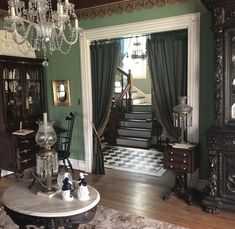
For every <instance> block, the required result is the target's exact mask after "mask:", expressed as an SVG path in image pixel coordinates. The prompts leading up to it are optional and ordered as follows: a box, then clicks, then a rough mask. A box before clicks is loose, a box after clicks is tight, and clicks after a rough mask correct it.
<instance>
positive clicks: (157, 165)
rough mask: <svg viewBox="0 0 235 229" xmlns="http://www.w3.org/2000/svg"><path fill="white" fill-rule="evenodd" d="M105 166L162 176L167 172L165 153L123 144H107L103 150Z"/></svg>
mask: <svg viewBox="0 0 235 229" xmlns="http://www.w3.org/2000/svg"><path fill="white" fill-rule="evenodd" d="M103 155H104V166H105V167H106V168H110V169H117V170H122V171H128V172H134V173H139V174H145V175H152V176H157V177H160V176H162V175H163V174H164V173H165V171H166V170H165V169H164V168H163V160H164V159H163V153H162V152H159V151H157V150H155V149H150V150H145V149H136V148H127V147H121V146H106V149H105V150H104V151H103Z"/></svg>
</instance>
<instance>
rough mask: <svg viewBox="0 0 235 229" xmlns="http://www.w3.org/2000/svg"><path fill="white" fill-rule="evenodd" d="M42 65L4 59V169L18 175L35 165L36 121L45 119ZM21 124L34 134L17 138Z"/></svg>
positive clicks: (0, 106) (0, 111)
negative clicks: (14, 133) (43, 114)
mask: <svg viewBox="0 0 235 229" xmlns="http://www.w3.org/2000/svg"><path fill="white" fill-rule="evenodd" d="M42 61H43V60H41V59H31V58H23V57H9V56H0V96H1V100H0V169H5V170H9V171H14V172H16V174H17V175H20V174H21V173H22V172H23V171H24V169H26V168H29V167H31V166H33V165H35V155H34V154H35V152H36V150H37V146H36V145H35V141H34V135H35V130H37V128H38V126H37V124H36V121H37V120H39V119H42V117H41V116H42V113H43V111H44V107H45V106H44V86H43V85H44V84H43V80H44V79H43V66H42ZM20 122H22V126H23V129H32V130H34V133H32V134H29V135H25V136H19V135H13V134H12V132H14V131H16V130H18V129H19V128H20Z"/></svg>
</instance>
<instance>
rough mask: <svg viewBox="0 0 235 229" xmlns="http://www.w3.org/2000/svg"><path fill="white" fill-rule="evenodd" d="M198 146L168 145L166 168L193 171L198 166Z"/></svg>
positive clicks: (165, 154) (165, 159) (165, 156)
mask: <svg viewBox="0 0 235 229" xmlns="http://www.w3.org/2000/svg"><path fill="white" fill-rule="evenodd" d="M195 149H196V148H195V147H193V148H189V149H184V148H182V149H181V148H173V147H171V146H169V147H167V148H166V150H165V152H164V168H165V169H167V170H173V171H176V172H185V173H192V172H193V171H194V170H195V169H196V167H197V164H196V161H195V159H196V157H195V152H196V150H195Z"/></svg>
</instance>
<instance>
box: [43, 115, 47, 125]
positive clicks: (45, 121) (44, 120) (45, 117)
mask: <svg viewBox="0 0 235 229" xmlns="http://www.w3.org/2000/svg"><path fill="white" fill-rule="evenodd" d="M43 123H44V124H46V123H47V113H43Z"/></svg>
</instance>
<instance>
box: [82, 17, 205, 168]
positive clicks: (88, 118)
mask: <svg viewBox="0 0 235 229" xmlns="http://www.w3.org/2000/svg"><path fill="white" fill-rule="evenodd" d="M179 29H188V104H189V105H191V106H192V107H193V126H192V127H191V128H189V131H188V139H189V141H191V142H194V143H197V142H198V141H199V50H200V13H193V14H186V15H180V16H175V17H168V18H161V19H154V20H148V21H141V22H136V23H128V24H121V25H115V26H109V27H102V28H96V29H89V30H85V31H84V33H83V34H82V36H81V37H80V57H81V83H82V87H81V88H82V98H83V125H84V127H83V133H84V150H85V164H86V166H85V169H86V171H87V172H91V169H92V161H93V158H92V152H93V145H92V139H93V136H92V126H91V122H92V96H91V62H90V47H89V45H90V42H91V41H93V40H101V39H112V38H118V37H125V36H132V35H145V34H151V33H157V32H164V31H172V30H179Z"/></svg>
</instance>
